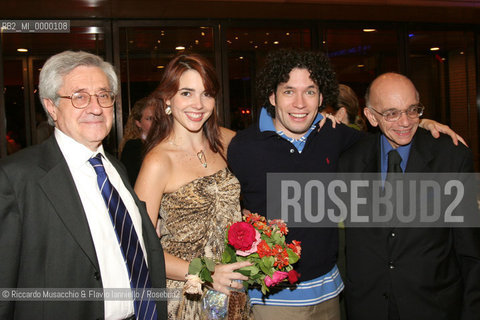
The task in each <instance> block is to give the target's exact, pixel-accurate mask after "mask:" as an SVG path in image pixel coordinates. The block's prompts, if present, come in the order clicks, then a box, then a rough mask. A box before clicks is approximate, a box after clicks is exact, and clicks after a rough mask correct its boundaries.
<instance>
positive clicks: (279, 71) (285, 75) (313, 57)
mask: <svg viewBox="0 0 480 320" xmlns="http://www.w3.org/2000/svg"><path fill="white" fill-rule="evenodd" d="M295 68H299V69H307V70H308V71H309V72H310V78H311V79H312V80H313V82H315V84H316V85H317V86H318V88H319V91H320V93H321V94H322V96H323V101H322V105H321V106H319V109H321V108H323V106H324V105H336V104H337V97H338V82H337V77H336V75H335V72H334V71H333V68H332V66H331V64H330V60H329V59H328V57H327V56H326V55H325V54H324V53H322V52H314V51H301V50H295V49H280V50H276V51H272V52H270V53H269V54H268V55H267V58H266V61H265V65H264V67H263V68H262V71H261V72H260V74H259V76H258V79H257V93H258V98H259V101H260V103H261V106H262V107H266V108H267V112H268V114H269V115H270V116H271V117H275V107H274V106H272V105H271V104H270V101H269V97H270V96H271V95H272V93H276V91H277V87H278V85H279V84H281V83H285V82H288V79H289V77H290V72H291V71H292V70H293V69H295Z"/></svg>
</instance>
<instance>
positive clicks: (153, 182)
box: [135, 149, 171, 226]
mask: <svg viewBox="0 0 480 320" xmlns="http://www.w3.org/2000/svg"><path fill="white" fill-rule="evenodd" d="M170 172H171V163H170V160H169V158H168V156H167V155H165V154H164V153H161V151H159V150H158V149H154V150H152V151H150V152H149V153H148V154H147V155H146V156H145V159H144V160H143V163H142V167H141V169H140V172H139V174H138V177H137V181H136V183H135V193H136V194H137V196H138V198H139V199H140V200H142V201H145V203H146V204H147V212H148V215H149V216H150V220H151V221H152V223H153V225H154V226H156V225H157V222H158V214H159V210H160V203H161V202H162V197H163V193H164V191H165V187H166V185H167V181H168V179H169V177H170Z"/></svg>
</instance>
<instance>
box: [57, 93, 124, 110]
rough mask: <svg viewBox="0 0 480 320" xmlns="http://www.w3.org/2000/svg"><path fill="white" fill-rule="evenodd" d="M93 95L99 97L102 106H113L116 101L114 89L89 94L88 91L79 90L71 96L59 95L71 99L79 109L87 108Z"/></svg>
mask: <svg viewBox="0 0 480 320" xmlns="http://www.w3.org/2000/svg"><path fill="white" fill-rule="evenodd" d="M92 96H95V97H97V102H98V105H99V106H100V107H102V108H111V107H113V104H114V103H115V94H114V93H113V91H100V92H98V93H94V94H89V93H88V92H84V91H79V92H74V93H72V95H71V96H58V97H59V98H64V99H70V101H71V102H72V105H73V106H74V107H75V108H77V109H85V108H86V107H87V106H88V105H89V104H90V101H91V98H92Z"/></svg>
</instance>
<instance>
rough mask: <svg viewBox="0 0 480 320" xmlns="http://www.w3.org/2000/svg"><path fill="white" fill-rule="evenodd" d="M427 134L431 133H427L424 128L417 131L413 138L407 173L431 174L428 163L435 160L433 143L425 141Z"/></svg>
mask: <svg viewBox="0 0 480 320" xmlns="http://www.w3.org/2000/svg"><path fill="white" fill-rule="evenodd" d="M426 134H430V133H428V132H425V131H424V129H422V128H418V129H417V132H416V134H415V136H414V137H413V141H412V147H411V149H410V155H409V156H408V163H407V168H406V169H405V172H429V170H428V163H430V161H431V160H432V159H433V156H432V152H431V150H430V146H431V143H429V142H428V141H425V140H426V139H425V135H426ZM420 146H421V147H420Z"/></svg>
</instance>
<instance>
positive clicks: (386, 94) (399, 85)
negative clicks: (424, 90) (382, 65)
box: [364, 73, 420, 148]
mask: <svg viewBox="0 0 480 320" xmlns="http://www.w3.org/2000/svg"><path fill="white" fill-rule="evenodd" d="M369 100H370V105H371V107H372V108H374V109H375V110H377V111H378V112H380V113H384V112H385V111H388V110H392V109H396V110H400V111H406V110H407V109H408V108H409V107H411V106H413V105H416V104H418V102H419V101H418V94H417V91H416V90H415V86H414V85H413V83H412V82H411V81H410V80H409V79H408V78H406V77H404V76H402V75H400V74H395V73H387V74H384V75H381V76H380V77H378V78H377V79H376V80H374V82H373V83H372V85H371V87H370V99H369ZM364 113H365V116H366V117H367V118H368V121H369V122H370V124H371V125H372V126H374V127H376V126H379V127H380V130H381V131H382V132H383V134H384V135H385V137H386V138H387V140H388V142H389V143H390V144H391V145H392V147H394V148H398V147H399V146H404V145H407V144H409V143H410V142H411V141H412V139H413V136H414V135H415V132H416V131H417V128H418V125H419V123H420V119H419V118H415V119H411V118H409V117H408V116H407V114H406V113H405V112H404V113H402V114H401V116H400V119H398V120H397V121H387V120H385V119H384V117H383V116H382V115H380V114H378V113H376V112H375V111H373V110H370V109H369V108H365V109H364Z"/></svg>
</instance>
